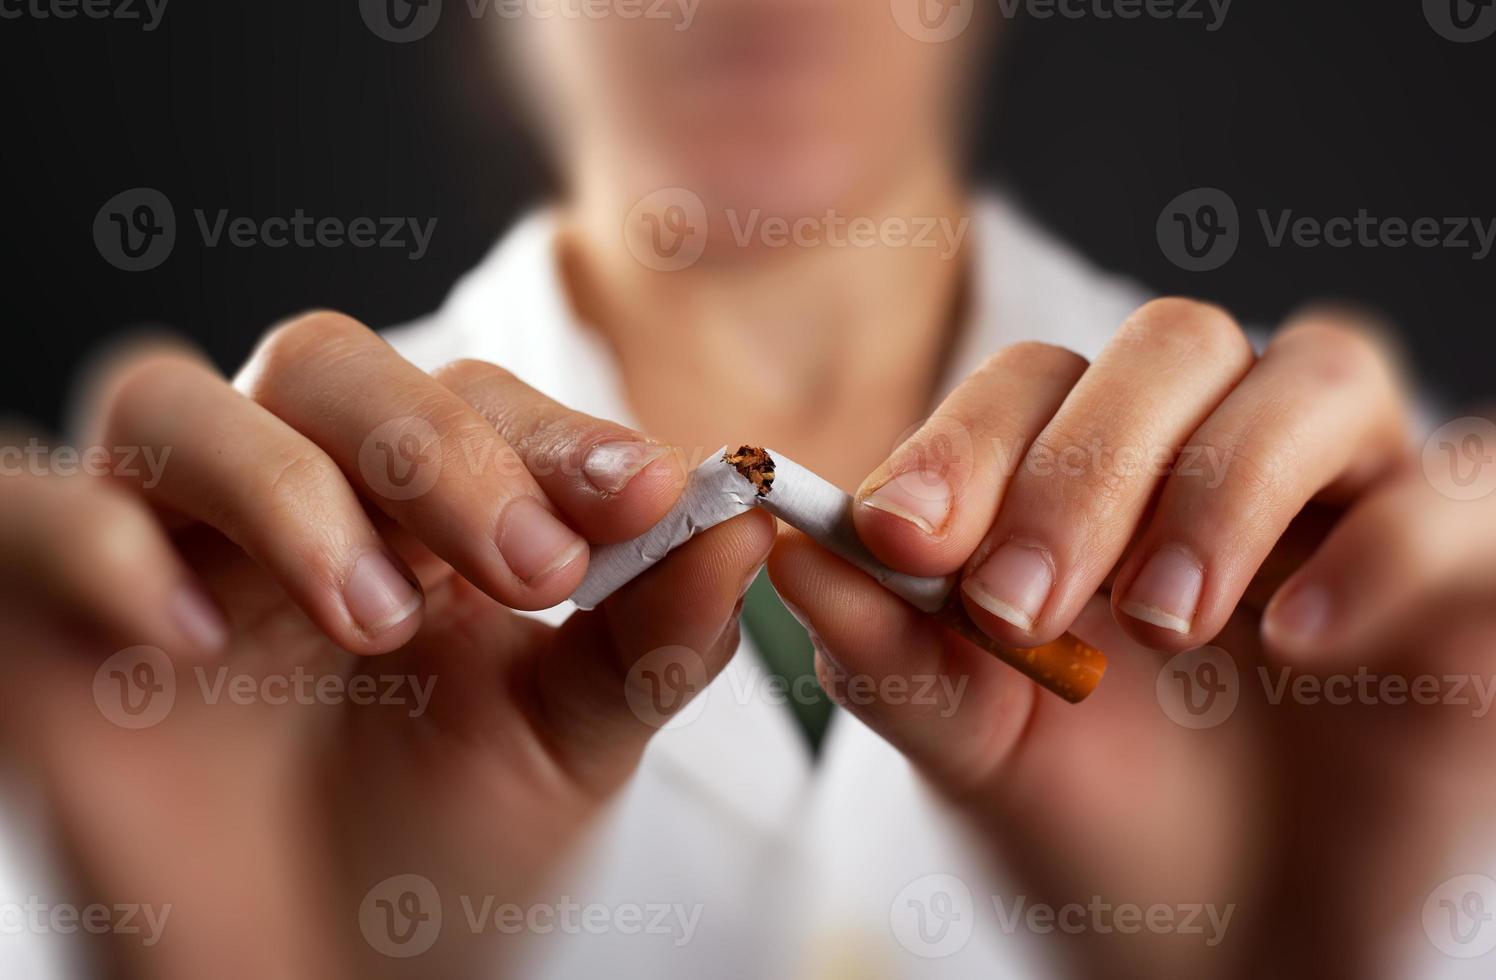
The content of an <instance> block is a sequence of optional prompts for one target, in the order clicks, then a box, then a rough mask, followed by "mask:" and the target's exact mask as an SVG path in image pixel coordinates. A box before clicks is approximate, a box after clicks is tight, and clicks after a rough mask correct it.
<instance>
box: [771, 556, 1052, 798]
mask: <svg viewBox="0 0 1496 980" xmlns="http://www.w3.org/2000/svg"><path fill="white" fill-rule="evenodd" d="M769 575H770V578H771V579H772V580H773V582H774V587H775V588H776V589H777V590H778V591H779V594H780V595H781V596H782V597H783V599H784V601H785V603H786V605H788V606H789V607H790V608H791V609H792V610H794V612H795V615H796V616H797V617H798V618H799V619H800V620H801V622H802V623H803V624H804V625H805V627H806V629H807V631H809V633H810V635H811V638H812V641H813V642H814V644H815V647H816V656H817V665H816V666H817V675H818V676H819V677H820V678H821V680H822V684H823V686H824V687H825V689H826V691H827V694H828V695H829V696H830V697H831V698H832V700H834V701H836V702H837V703H839V704H841V705H842V706H843V707H844V708H846V709H847V710H848V711H851V712H852V713H853V714H855V715H857V716H858V717H859V718H860V719H862V720H863V721H864V722H866V723H867V724H868V725H869V726H871V727H872V728H873V729H874V730H876V731H877V732H878V733H879V734H881V735H882V736H883V737H884V738H887V739H888V740H889V742H891V743H892V744H893V745H894V746H895V747H896V748H898V749H899V750H900V751H902V752H904V753H905V754H906V755H908V756H909V757H910V759H911V760H913V761H914V762H915V763H916V764H917V765H919V766H920V767H921V768H922V769H923V770H924V771H925V772H926V773H927V774H929V775H930V777H931V778H933V779H935V780H936V781H937V782H938V783H940V784H941V785H942V786H943V787H944V788H946V789H948V790H950V791H951V792H954V793H957V794H960V793H962V792H963V791H964V790H965V789H968V788H971V787H975V786H977V785H980V784H983V783H986V782H987V781H988V779H989V777H990V776H991V774H992V773H993V771H994V770H995V769H996V767H998V766H1000V765H1002V764H1003V762H1004V760H1005V759H1006V758H1007V756H1008V753H1009V751H1010V750H1011V749H1012V748H1013V746H1014V745H1015V744H1016V742H1017V740H1018V738H1019V736H1020V735H1021V734H1022V732H1023V730H1024V728H1025V727H1026V725H1027V724H1028V719H1029V716H1030V713H1031V712H1032V710H1033V705H1034V702H1035V700H1036V699H1037V693H1036V688H1035V687H1034V685H1033V684H1032V682H1030V681H1028V680H1027V679H1026V678H1023V677H1022V676H1021V675H1019V674H1017V673H1014V672H1013V671H1011V670H1009V669H1008V668H1006V667H1004V666H1003V665H1002V664H1001V663H999V662H998V661H996V660H994V659H993V658H992V656H991V655H990V654H988V653H986V652H985V651H983V650H981V649H980V648H978V647H976V646H973V645H971V644H969V643H967V642H966V641H964V640H962V639H960V638H959V637H957V636H955V635H954V634H952V633H949V632H947V631H946V630H944V629H942V628H941V627H940V626H939V625H938V624H937V623H936V622H935V621H934V620H932V619H931V618H929V617H928V616H925V615H923V614H921V613H919V612H918V611H917V610H915V609H914V608H913V607H912V606H910V605H909V604H908V603H906V602H904V601H902V600H901V599H899V598H898V597H896V596H894V595H893V594H892V593H889V592H887V591H885V590H883V589H881V588H879V587H877V586H876V585H874V584H873V583H871V582H870V581H869V580H868V578H867V576H866V575H864V574H862V573H861V572H859V571H858V570H857V569H855V568H853V567H852V566H851V565H848V564H847V563H846V562H844V561H842V560H841V559H839V558H837V557H835V556H833V555H831V554H829V553H828V552H826V551H825V550H824V549H822V548H820V547H818V546H817V545H816V544H815V543H814V542H813V541H812V540H811V539H810V538H808V537H806V536H805V535H803V534H801V533H800V532H798V531H794V530H790V529H785V530H783V531H782V532H781V533H780V536H779V540H778V543H777V544H776V545H775V548H774V552H773V554H772V555H771V557H770V559H769Z"/></svg>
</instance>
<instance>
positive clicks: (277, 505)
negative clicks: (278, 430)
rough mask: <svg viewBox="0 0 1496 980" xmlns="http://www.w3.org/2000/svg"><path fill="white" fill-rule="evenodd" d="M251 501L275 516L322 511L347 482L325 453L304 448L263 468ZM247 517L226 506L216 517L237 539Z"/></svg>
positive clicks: (339, 493)
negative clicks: (254, 501)
mask: <svg viewBox="0 0 1496 980" xmlns="http://www.w3.org/2000/svg"><path fill="white" fill-rule="evenodd" d="M261 480H262V483H261V486H260V488H259V492H258V493H257V494H256V495H255V498H256V499H258V500H262V501H264V502H265V506H266V507H268V508H269V510H270V511H271V512H272V513H274V514H278V515H296V514H301V513H306V512H308V511H312V512H319V513H320V512H325V511H326V510H327V505H328V502H329V500H332V499H335V498H336V497H338V496H341V495H342V494H344V493H345V492H347V480H346V479H344V477H343V471H342V470H340V469H338V466H337V464H336V463H334V462H333V461H332V458H331V457H329V456H328V455H327V454H326V453H325V452H323V451H322V450H320V449H318V448H316V447H308V448H305V449H302V450H298V451H292V452H288V453H286V454H284V455H282V456H281V457H280V458H278V459H276V460H274V461H272V462H270V463H269V464H268V465H267V466H265V467H264V469H263V471H262V477H261ZM247 519H250V515H248V514H245V513H240V512H239V508H236V507H229V506H226V507H224V509H223V513H222V514H221V516H220V520H221V521H222V525H223V526H224V528H225V531H226V533H228V535H229V537H231V538H235V539H236V540H237V539H238V537H239V534H240V532H241V531H243V530H244V526H243V522H244V521H245V520H247Z"/></svg>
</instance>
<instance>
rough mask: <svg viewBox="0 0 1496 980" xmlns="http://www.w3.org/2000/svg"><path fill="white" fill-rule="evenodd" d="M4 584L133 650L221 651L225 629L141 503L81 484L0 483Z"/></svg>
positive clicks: (77, 480)
mask: <svg viewBox="0 0 1496 980" xmlns="http://www.w3.org/2000/svg"><path fill="white" fill-rule="evenodd" d="M0 554H3V555H4V556H5V561H4V562H3V563H0V578H3V580H4V591H5V593H6V594H7V595H8V596H9V598H10V599H11V601H13V602H16V603H17V604H18V606H21V607H24V608H25V609H26V611H28V612H31V611H35V610H36V609H45V610H46V611H48V612H49V613H52V614H54V615H59V616H61V617H62V618H63V619H64V620H65V621H66V622H67V623H68V624H70V625H71V624H84V625H86V626H88V627H91V628H93V629H95V630H98V631H100V632H102V633H104V634H105V635H107V636H108V637H110V639H111V640H113V641H116V642H118V643H120V644H123V645H130V646H139V645H144V646H155V647H159V648H160V649H162V650H165V651H167V652H168V653H170V654H172V655H175V656H182V657H191V656H194V655H207V654H214V653H218V652H220V651H221V650H222V649H223V648H224V646H225V645H226V644H227V642H228V627H227V626H226V625H225V623H224V620H223V615H222V613H220V612H219V610H218V608H217V606H216V605H214V603H213V601H212V599H211V598H209V596H208V594H207V592H206V591H205V590H204V589H203V587H202V585H201V584H200V583H199V582H198V581H197V579H196V578H195V577H194V576H193V574H192V572H191V571H190V570H189V569H188V568H187V567H186V566H185V564H184V563H183V562H182V560H181V558H180V557H179V556H178V555H177V552H176V550H175V549H174V548H173V547H172V544H171V541H170V540H169V539H168V538H167V536H166V533H165V531H164V530H163V529H162V527H161V526H160V524H159V523H158V522H157V521H156V519H155V518H154V517H153V515H152V514H151V513H150V510H149V509H148V508H147V507H146V506H145V505H144V504H142V503H141V502H140V501H138V500H135V499H132V498H131V497H130V496H129V495H127V494H124V493H121V492H119V491H117V490H115V489H112V488H111V487H110V486H109V485H108V484H106V483H104V482H103V481H100V480H95V479H92V478H87V477H56V476H50V477H49V476H33V475H30V474H18V475H6V476H3V477H0Z"/></svg>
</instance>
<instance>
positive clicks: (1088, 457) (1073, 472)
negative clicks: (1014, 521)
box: [1029, 427, 1135, 523]
mask: <svg viewBox="0 0 1496 980" xmlns="http://www.w3.org/2000/svg"><path fill="white" fill-rule="evenodd" d="M1029 458H1030V460H1031V471H1032V472H1034V473H1035V475H1037V476H1038V477H1039V478H1040V480H1041V481H1042V483H1043V484H1045V489H1044V491H1043V492H1044V494H1045V496H1047V497H1049V499H1050V500H1051V501H1052V502H1053V503H1054V504H1056V505H1058V506H1059V507H1061V508H1062V509H1063V510H1065V511H1067V512H1071V513H1078V514H1087V515H1090V518H1091V521H1092V523H1100V522H1102V521H1104V519H1105V515H1107V514H1108V513H1110V512H1112V511H1114V510H1116V509H1117V508H1118V507H1119V506H1121V505H1122V504H1124V503H1125V502H1126V501H1127V500H1128V499H1129V497H1130V495H1131V488H1132V486H1133V484H1134V482H1135V475H1134V474H1132V473H1129V472H1127V471H1126V470H1125V469H1124V468H1122V467H1121V466H1119V465H1115V463H1116V457H1115V454H1114V453H1113V452H1112V451H1111V450H1109V448H1108V447H1107V445H1106V443H1105V442H1104V441H1103V436H1102V434H1101V433H1100V432H1095V431H1089V430H1071V429H1068V428H1063V427H1060V428H1055V427H1051V428H1050V429H1047V430H1046V431H1045V432H1043V433H1042V434H1040V436H1039V437H1038V438H1037V439H1035V440H1034V445H1033V448H1032V450H1031V451H1030V454H1029Z"/></svg>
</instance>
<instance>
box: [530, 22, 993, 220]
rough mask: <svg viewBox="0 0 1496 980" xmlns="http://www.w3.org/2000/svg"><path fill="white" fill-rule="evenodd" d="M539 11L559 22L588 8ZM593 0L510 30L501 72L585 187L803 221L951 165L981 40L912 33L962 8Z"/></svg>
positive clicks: (971, 33)
mask: <svg viewBox="0 0 1496 980" xmlns="http://www.w3.org/2000/svg"><path fill="white" fill-rule="evenodd" d="M545 3H548V4H551V5H554V6H555V8H556V9H557V10H558V11H559V10H570V11H572V12H573V13H574V12H575V11H577V10H581V9H584V7H585V5H586V0H544V2H543V4H542V5H544V4H545ZM593 3H594V8H600V9H601V10H602V11H603V13H602V14H600V15H597V16H591V17H589V16H581V15H571V16H561V15H559V14H558V15H553V16H549V17H537V16H527V17H523V18H520V19H519V21H518V22H516V23H514V24H512V25H510V26H511V28H512V30H511V31H510V37H511V38H512V39H513V42H514V43H513V46H512V47H511V55H512V57H511V64H514V65H516V66H517V68H518V70H519V71H520V72H521V75H522V77H521V84H523V85H524V86H525V88H526V89H527V91H528V93H529V95H530V98H531V103H532V105H533V106H534V107H535V109H536V111H537V115H538V117H539V119H540V122H541V124H542V125H543V127H544V129H545V131H546V132H547V134H548V136H549V137H550V140H551V142H552V145H553V146H554V147H555V149H556V152H557V153H558V155H559V160H560V163H561V165H562V169H563V171H564V173H565V175H566V176H567V177H568V178H569V179H571V180H572V181H573V183H574V186H575V187H576V188H577V189H579V190H581V191H583V192H584V193H585V192H587V191H597V190H598V189H599V185H600V184H601V185H606V186H605V187H603V188H602V190H603V192H604V193H606V194H610V195H612V194H616V195H620V196H622V197H624V198H625V199H636V198H638V197H640V196H643V195H645V194H648V193H650V192H651V191H654V190H657V189H659V188H661V187H668V186H681V187H687V188H690V189H691V190H693V191H695V192H696V193H697V194H698V195H700V196H701V197H702V198H703V200H704V201H705V202H706V204H707V206H708V207H709V208H711V209H713V210H715V209H719V208H729V207H732V208H744V209H747V208H760V209H762V210H763V211H764V212H766V213H768V214H783V215H787V216H793V215H804V214H817V213H821V212H824V211H825V210H827V209H840V210H844V211H846V210H853V209H855V208H856V207H857V206H858V204H859V202H864V201H868V200H870V199H873V198H876V197H877V196H878V195H879V194H881V193H883V192H884V191H885V189H886V188H888V187H891V186H894V185H896V183H897V182H898V181H899V180H900V179H901V178H902V177H903V176H904V175H906V174H908V173H911V172H913V171H914V170H916V169H917V168H920V167H927V166H928V165H929V163H930V162H931V160H932V157H933V158H935V159H937V160H939V161H941V162H945V163H949V162H951V161H952V160H953V159H954V154H955V153H956V151H957V146H956V140H955V138H954V131H955V127H954V125H953V122H952V121H953V119H954V118H955V116H956V115H957V109H958V108H959V105H958V103H959V101H960V97H961V94H962V91H963V89H964V82H965V74H966V63H967V62H968V61H969V55H970V52H971V50H972V49H973V47H974V45H973V44H972V40H971V39H972V38H973V37H974V36H975V35H976V34H977V33H978V30H977V27H976V26H975V25H974V26H973V27H972V28H970V29H969V30H967V31H965V32H964V34H963V35H962V36H961V37H960V38H958V39H957V40H954V41H948V42H944V43H928V42H926V41H922V40H918V39H916V37H915V36H913V34H914V33H918V32H919V29H920V25H923V24H931V23H934V24H939V23H940V18H941V17H942V16H945V15H947V14H948V13H949V10H948V9H947V8H956V15H957V16H959V15H960V8H963V7H964V6H965V5H966V4H969V3H970V0H965V2H964V3H963V2H958V0H908V2H907V3H905V2H904V0H593ZM901 4H902V5H903V6H907V7H909V8H910V9H909V10H907V11H904V10H901V9H899V8H900V6H901ZM891 8H892V9H891ZM625 10H629V11H632V12H634V13H635V14H636V16H627V17H626V16H622V12H623V11H625ZM922 18H923V19H922ZM911 24H913V25H915V30H914V31H911V30H910V25H911ZM901 25H902V26H901Z"/></svg>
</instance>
